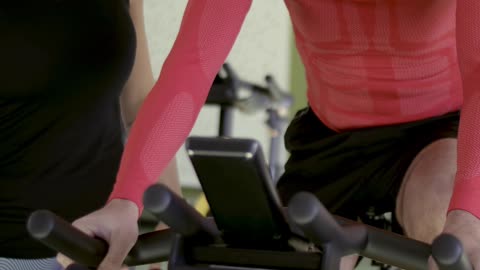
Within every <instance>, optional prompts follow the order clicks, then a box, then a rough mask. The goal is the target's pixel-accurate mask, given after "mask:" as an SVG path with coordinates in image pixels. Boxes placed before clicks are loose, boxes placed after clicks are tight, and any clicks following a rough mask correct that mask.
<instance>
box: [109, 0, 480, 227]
mask: <svg viewBox="0 0 480 270" xmlns="http://www.w3.org/2000/svg"><path fill="white" fill-rule="evenodd" d="M251 2H252V0H217V1H213V0H190V1H189V3H188V5H187V8H186V10H185V14H184V17H183V21H182V24H181V28H180V32H179V34H178V36H177V39H176V42H175V44H174V46H173V48H172V50H171V52H170V54H169V56H168V58H167V60H166V62H165V63H164V65H163V68H162V72H161V74H160V77H159V80H158V82H157V84H156V85H155V87H154V89H153V90H152V91H151V93H150V94H149V96H148V97H147V99H146V101H145V103H144V105H143V106H142V108H141V110H140V112H139V115H138V117H137V120H136V122H135V124H134V126H133V128H132V132H131V134H130V138H129V141H128V143H127V146H126V149H125V153H124V155H123V159H122V162H121V166H120V171H119V174H118V179H117V183H116V185H115V188H114V191H113V193H112V196H111V198H123V199H128V200H132V201H134V202H135V203H136V204H137V205H138V206H140V208H141V206H142V203H141V198H142V194H143V192H144V190H145V189H146V188H147V187H148V186H149V185H151V184H152V183H154V182H155V180H156V179H157V178H158V176H159V175H160V173H161V172H162V171H163V169H164V168H165V167H166V166H167V164H168V162H169V161H170V160H171V159H172V158H173V156H174V155H175V153H176V151H177V150H178V149H179V147H180V146H181V145H182V143H183V142H184V140H185V139H186V137H187V136H188V134H189V133H190V131H191V129H192V127H193V125H194V122H195V120H196V118H197V116H198V114H199V111H200V109H201V107H202V106H203V104H204V102H205V99H206V97H207V95H208V91H209V89H210V86H211V84H212V82H213V79H214V77H215V75H216V73H217V72H218V71H219V69H220V67H221V65H222V64H223V62H224V61H225V59H226V57H227V55H228V53H229V51H230V50H231V48H232V46H233V43H234V42H235V40H236V38H237V36H238V33H239V31H240V29H241V26H242V23H243V21H244V19H245V17H246V15H247V13H248V10H249V9H250V6H251ZM285 3H286V6H287V8H288V10H289V13H290V17H291V20H292V23H293V26H294V32H295V37H296V44H297V48H298V50H299V52H300V55H301V57H302V61H303V63H304V65H305V70H306V75H307V81H308V100H309V104H310V106H311V107H312V109H313V110H314V112H315V114H316V115H317V116H318V117H319V118H320V119H321V120H322V121H323V122H324V123H325V124H326V125H328V126H329V127H331V128H332V129H335V130H338V131H342V130H348V129H355V128H361V127H372V126H380V125H387V124H396V123H404V122H409V121H415V120H420V119H425V118H428V117H433V116H437V115H441V114H444V113H448V112H451V111H455V110H459V109H460V108H462V102H463V97H462V96H464V99H465V100H464V105H463V108H462V114H461V121H460V131H459V139H458V141H459V144H458V145H459V146H458V154H459V158H458V173H457V179H456V185H455V192H454V194H453V197H452V201H451V207H450V209H463V210H466V211H469V212H470V213H472V214H474V215H476V216H477V217H479V218H480V176H479V175H480V91H479V90H480V89H479V90H477V85H476V83H475V82H476V78H480V49H479V48H480V38H477V32H478V30H477V29H480V17H478V16H477V14H480V2H478V1H477V0H461V1H443V0H429V1H398V0H385V1H376V0H285ZM457 50H458V53H457ZM246 57H248V56H246ZM462 84H463V91H462Z"/></svg>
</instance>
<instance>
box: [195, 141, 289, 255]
mask: <svg viewBox="0 0 480 270" xmlns="http://www.w3.org/2000/svg"><path fill="white" fill-rule="evenodd" d="M186 147H187V152H188V155H189V157H190V159H191V161H192V164H193V167H194V169H195V172H196V173H197V176H198V179H199V181H200V184H201V186H202V188H203V191H204V192H205V195H206V198H207V200H208V202H209V204H210V209H211V212H212V215H213V217H214V218H215V221H216V224H217V227H218V229H219V230H220V231H221V232H222V233H223V239H224V240H225V241H226V243H228V244H231V245H237V246H242V245H246V246H251V245H252V244H254V245H255V246H257V247H258V245H273V246H279V245H281V244H286V240H288V238H289V237H290V234H291V232H290V230H289V226H288V223H287V222H286V218H285V216H284V212H283V209H282V207H281V203H280V200H279V198H278V196H277V193H276V192H275V187H274V185H273V181H272V178H271V176H270V172H269V171H268V169H267V168H268V167H267V165H266V162H265V159H264V157H263V153H262V149H261V147H260V144H259V143H258V142H257V141H255V140H249V139H228V138H205V137H191V138H189V139H188V140H187V144H186Z"/></svg>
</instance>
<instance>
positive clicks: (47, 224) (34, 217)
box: [27, 210, 174, 267]
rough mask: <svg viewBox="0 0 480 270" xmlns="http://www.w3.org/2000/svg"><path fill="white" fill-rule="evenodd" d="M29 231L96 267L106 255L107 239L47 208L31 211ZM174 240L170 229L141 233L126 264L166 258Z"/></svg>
mask: <svg viewBox="0 0 480 270" xmlns="http://www.w3.org/2000/svg"><path fill="white" fill-rule="evenodd" d="M27 230H28V232H29V233H30V235H31V236H32V237H33V238H35V239H37V240H39V241H40V242H42V243H43V244H45V245H46V246H48V247H50V248H52V249H54V250H56V251H58V252H60V253H62V254H64V255H65V256H67V257H69V258H71V259H72V260H73V261H75V262H76V263H78V264H81V265H85V266H89V267H96V266H98V265H99V264H100V263H101V262H102V260H103V258H104V257H105V255H106V254H107V250H108V244H107V243H106V242H105V241H103V240H100V239H97V238H92V237H90V236H89V235H87V234H85V233H83V232H82V231H80V230H78V229H77V228H75V227H74V226H72V225H71V224H70V223H68V222H67V221H65V220H63V219H62V218H60V217H58V216H56V215H55V214H54V213H52V212H50V211H48V210H38V211H36V212H34V213H32V214H31V215H30V217H29V219H28V222H27ZM173 239H174V234H173V232H172V231H171V230H164V231H157V232H151V233H147V234H143V235H140V236H139V237H138V240H137V242H136V243H135V245H134V246H133V248H132V249H131V251H130V253H129V255H128V256H127V258H125V261H124V263H125V264H126V265H129V266H133V265H141V264H148V263H153V262H161V261H166V260H167V259H168V256H169V254H170V248H171V246H172V243H173ZM71 267H81V266H77V265H72V266H71Z"/></svg>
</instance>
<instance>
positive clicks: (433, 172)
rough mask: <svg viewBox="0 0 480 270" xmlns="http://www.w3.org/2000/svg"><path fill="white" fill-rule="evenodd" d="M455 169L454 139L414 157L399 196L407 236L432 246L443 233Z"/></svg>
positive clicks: (398, 213) (400, 218)
mask: <svg viewBox="0 0 480 270" xmlns="http://www.w3.org/2000/svg"><path fill="white" fill-rule="evenodd" d="M456 165H457V140H456V139H454V138H445V139H440V140H437V141H435V142H433V143H431V144H430V145H428V146H427V147H425V148H424V149H423V150H422V151H421V152H420V153H419V154H418V155H417V156H416V157H415V159H414V160H413V162H412V164H411V165H410V167H409V169H408V170H407V172H406V174H405V177H404V179H403V182H402V185H401V187H400V191H399V193H398V196H397V206H396V217H397V219H398V221H399V223H400V224H401V225H402V227H403V229H404V231H405V233H406V235H407V236H409V237H411V238H415V239H417V240H420V241H424V242H427V243H431V242H432V241H433V239H434V238H435V237H437V236H438V235H439V234H440V233H441V232H442V230H443V226H444V224H445V220H446V212H447V209H448V205H449V202H450V197H451V195H452V191H453V185H454V179H455V173H456V170H457V166H456Z"/></svg>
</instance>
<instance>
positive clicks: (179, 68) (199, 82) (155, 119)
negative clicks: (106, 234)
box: [110, 0, 251, 209]
mask: <svg viewBox="0 0 480 270" xmlns="http://www.w3.org/2000/svg"><path fill="white" fill-rule="evenodd" d="M250 4H251V1H249V0H242V1H238V0H221V1H211V0H191V1H189V3H188V5H187V8H186V11H185V15H184V17H183V21H182V24H181V27H180V32H179V34H178V36H177V39H176V41H175V44H174V46H173V48H172V50H171V52H170V54H169V56H168V58H167V60H166V61H165V63H164V65H163V68H162V71H161V74H160V77H159V79H158V81H157V83H156V84H155V87H154V88H153V89H152V91H151V92H150V94H149V95H148V97H147V98H146V100H145V102H144V104H143V106H142V108H141V109H140V111H139V113H138V116H137V119H136V121H135V124H134V125H133V127H132V130H131V133H130V137H129V139H128V142H127V145H126V148H125V152H124V155H123V158H122V161H121V165H120V170H119V173H118V177H117V182H116V184H115V187H114V190H113V193H112V195H111V197H110V198H111V199H113V198H121V199H128V200H131V201H133V202H135V203H136V204H137V205H138V206H139V208H140V209H142V205H143V204H142V195H143V192H144V191H145V189H146V188H147V187H148V186H150V185H151V184H153V183H154V182H155V181H156V180H157V179H158V177H159V176H160V174H161V172H162V171H163V170H164V169H165V167H166V166H167V165H168V163H169V162H170V160H171V159H172V157H173V156H174V155H175V153H176V152H177V151H178V149H179V148H180V146H181V145H182V143H183V142H184V141H185V139H186V138H187V136H188V134H189V133H190V131H191V129H192V127H193V125H194V123H195V120H196V118H197V116H198V114H199V112H200V109H201V107H202V106H203V104H204V103H205V100H206V97H207V95H208V91H209V89H210V87H211V84H212V82H213V79H214V77H215V75H216V74H217V73H218V71H219V70H220V68H221V65H222V64H223V63H224V61H225V59H226V57H227V55H228V53H229V51H230V50H231V48H232V46H233V43H234V41H235V39H236V37H237V35H238V33H239V31H240V28H241V25H242V23H243V20H244V18H245V16H246V14H247V13H248V10H249V8H250ZM219 30H220V31H219Z"/></svg>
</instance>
